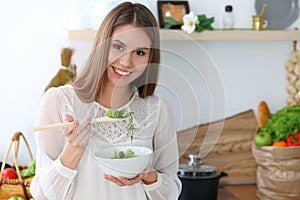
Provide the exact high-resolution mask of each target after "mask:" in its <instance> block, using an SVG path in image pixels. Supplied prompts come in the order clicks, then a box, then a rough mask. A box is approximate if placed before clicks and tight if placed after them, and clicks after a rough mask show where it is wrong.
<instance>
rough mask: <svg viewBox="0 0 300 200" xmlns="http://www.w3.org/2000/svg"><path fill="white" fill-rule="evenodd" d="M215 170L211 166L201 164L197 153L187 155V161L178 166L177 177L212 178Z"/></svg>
mask: <svg viewBox="0 0 300 200" xmlns="http://www.w3.org/2000/svg"><path fill="white" fill-rule="evenodd" d="M216 173H217V168H216V167H215V166H212V165H206V164H203V163H202V160H201V157H200V154H199V153H192V154H189V161H188V162H186V163H181V164H179V172H178V174H179V175H184V176H213V175H216Z"/></svg>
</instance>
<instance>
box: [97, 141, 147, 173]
mask: <svg viewBox="0 0 300 200" xmlns="http://www.w3.org/2000/svg"><path fill="white" fill-rule="evenodd" d="M127 149H131V150H132V151H133V152H134V154H135V157H133V158H123V159H112V157H113V155H114V151H117V152H119V151H124V152H125V151H126V150H127ZM95 157H96V159H97V161H98V166H99V167H100V168H101V169H102V171H103V172H104V173H105V174H108V175H112V176H115V177H119V176H123V177H125V178H133V177H135V176H137V175H138V174H139V173H141V172H142V171H144V170H145V169H146V167H147V166H148V165H149V163H150V161H151V159H152V150H151V149H149V148H147V147H141V146H119V147H108V148H105V149H101V150H99V151H97V152H95Z"/></svg>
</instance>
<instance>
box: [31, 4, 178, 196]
mask: <svg viewBox="0 0 300 200" xmlns="http://www.w3.org/2000/svg"><path fill="white" fill-rule="evenodd" d="M159 45H160V38H159V32H158V25H157V22H156V20H155V18H154V16H153V14H152V13H151V12H150V11H149V10H148V9H147V8H146V7H145V6H143V5H141V4H137V3H135V4H133V3H129V2H125V3H122V4H120V5H118V6H117V7H115V8H114V9H113V10H112V11H111V12H110V13H109V14H108V15H107V17H106V18H105V19H104V21H103V23H102V25H101V26H100V28H99V30H98V32H97V35H96V39H95V42H94V46H93V49H92V52H91V55H90V57H89V58H88V62H87V64H86V65H85V67H84V68H83V70H82V72H81V73H80V75H79V76H78V77H77V79H76V80H75V81H74V83H72V84H68V85H64V86H60V87H58V88H51V89H49V90H48V91H47V92H45V94H44V95H43V98H42V100H41V105H40V111H39V115H38V119H37V125H46V124H53V123H60V122H65V121H68V122H71V125H69V126H68V127H66V128H64V129H51V130H44V131H39V132H37V133H36V142H37V155H36V164H37V166H36V176H35V177H34V179H33V180H32V182H31V187H30V191H31V193H32V195H33V196H34V197H35V199H37V200H40V199H51V200H54V199H59V200H61V199H72V200H77V199H78V200H79V199H80V200H82V199H100V200H101V199H102V200H111V199H112V200H113V199H116V200H119V199H122V200H146V199H153V200H163V199H170V200H175V199H177V198H178V196H179V193H180V191H181V183H180V181H179V179H178V177H177V170H178V157H179V155H178V147H177V140H176V131H175V127H174V125H173V122H172V116H171V111H170V110H169V107H168V106H167V104H166V103H165V102H164V101H163V100H162V99H161V98H160V97H158V96H155V95H154V91H155V87H156V84H157V78H158V71H159V63H160V49H159V47H160V46H159ZM108 109H125V110H126V111H128V112H133V113H134V114H133V118H134V126H135V127H136V131H135V132H134V138H133V140H132V141H131V134H130V133H128V130H127V129H128V127H127V126H126V125H124V122H109V123H91V119H93V118H98V117H102V116H106V112H107V110H108ZM131 142H132V145H138V146H145V147H149V148H151V149H153V159H152V163H151V165H149V167H148V168H147V170H145V171H144V172H142V173H141V174H139V175H138V176H136V177H134V178H132V179H127V178H124V177H113V176H111V175H109V174H104V173H103V172H102V171H101V169H100V168H99V167H98V163H97V161H96V159H95V158H94V157H93V153H94V152H95V151H97V150H99V149H101V148H105V147H107V146H111V145H116V146H121V145H131Z"/></svg>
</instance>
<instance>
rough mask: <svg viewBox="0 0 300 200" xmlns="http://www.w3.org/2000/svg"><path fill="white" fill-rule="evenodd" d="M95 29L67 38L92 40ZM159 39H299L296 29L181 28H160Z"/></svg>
mask: <svg viewBox="0 0 300 200" xmlns="http://www.w3.org/2000/svg"><path fill="white" fill-rule="evenodd" d="M95 35H96V30H92V29H85V30H70V31H68V39H69V40H93V39H94V38H95ZM160 36H161V40H291V41H295V40H300V31H298V30H263V31H252V30H214V31H203V32H200V33H199V32H193V33H191V34H188V33H186V32H184V31H181V30H172V29H168V30H166V29H161V30H160Z"/></svg>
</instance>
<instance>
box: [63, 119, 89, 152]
mask: <svg viewBox="0 0 300 200" xmlns="http://www.w3.org/2000/svg"><path fill="white" fill-rule="evenodd" d="M65 117H66V120H67V121H68V122H72V123H71V125H70V126H68V127H66V128H65V129H64V135H65V137H66V140H67V143H68V144H69V145H71V146H73V147H75V148H76V149H80V150H84V149H85V147H86V146H87V145H88V142H89V136H90V132H91V118H90V117H87V118H85V119H83V120H82V121H80V122H79V121H77V120H74V118H73V117H72V116H71V115H69V114H66V115H65Z"/></svg>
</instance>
